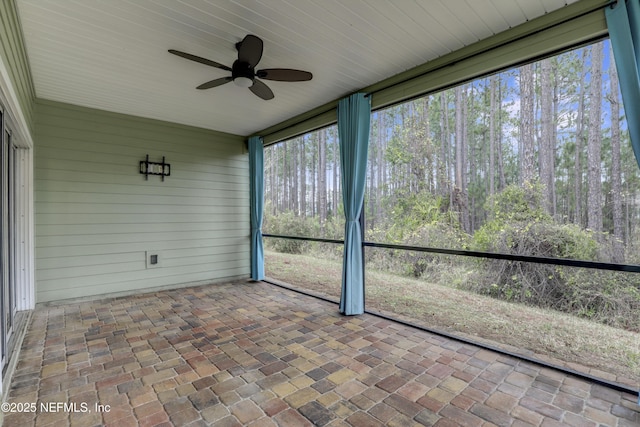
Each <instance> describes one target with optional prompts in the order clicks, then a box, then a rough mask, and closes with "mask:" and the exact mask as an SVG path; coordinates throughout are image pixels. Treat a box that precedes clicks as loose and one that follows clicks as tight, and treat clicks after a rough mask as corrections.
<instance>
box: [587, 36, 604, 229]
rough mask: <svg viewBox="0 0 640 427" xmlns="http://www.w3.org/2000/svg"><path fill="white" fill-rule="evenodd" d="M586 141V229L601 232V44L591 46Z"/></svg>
mask: <svg viewBox="0 0 640 427" xmlns="http://www.w3.org/2000/svg"><path fill="white" fill-rule="evenodd" d="M591 49H592V56H591V83H590V84H591V86H590V91H589V92H590V93H589V98H590V103H589V136H588V139H587V167H588V175H587V185H588V188H587V227H588V228H590V229H591V230H593V231H596V232H600V231H602V178H601V176H602V166H601V163H602V159H601V155H600V144H601V140H602V135H601V126H602V125H601V114H600V112H601V104H602V43H596V44H594V45H593V46H592V48H591Z"/></svg>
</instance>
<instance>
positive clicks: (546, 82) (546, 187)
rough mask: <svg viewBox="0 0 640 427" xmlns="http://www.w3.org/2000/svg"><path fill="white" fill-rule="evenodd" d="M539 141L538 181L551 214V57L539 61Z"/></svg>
mask: <svg viewBox="0 0 640 427" xmlns="http://www.w3.org/2000/svg"><path fill="white" fill-rule="evenodd" d="M540 68H541V72H540V143H539V152H538V158H539V163H540V182H541V183H542V186H543V191H544V195H545V197H544V204H545V209H546V210H547V212H548V213H550V214H552V215H553V186H554V183H553V169H554V167H555V164H554V163H555V161H554V158H553V157H554V155H553V154H554V151H555V144H554V142H555V141H554V140H553V136H554V132H553V128H554V127H555V126H554V120H553V87H552V84H551V59H549V58H547V59H543V60H542V61H540Z"/></svg>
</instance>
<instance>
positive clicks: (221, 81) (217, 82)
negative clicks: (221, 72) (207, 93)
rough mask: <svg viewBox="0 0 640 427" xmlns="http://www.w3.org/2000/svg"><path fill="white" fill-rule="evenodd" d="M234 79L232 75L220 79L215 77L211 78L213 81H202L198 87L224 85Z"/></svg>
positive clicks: (206, 87)
mask: <svg viewBox="0 0 640 427" xmlns="http://www.w3.org/2000/svg"><path fill="white" fill-rule="evenodd" d="M232 80H233V77H231V76H229V77H222V78H220V79H215V80H211V81H209V82H206V83H202V84H201V85H200V86H198V87H197V88H196V89H211V88H212V87H216V86H222V85H223V84H225V83H229V82H230V81H232Z"/></svg>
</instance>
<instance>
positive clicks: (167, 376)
mask: <svg viewBox="0 0 640 427" xmlns="http://www.w3.org/2000/svg"><path fill="white" fill-rule="evenodd" d="M9 402H10V403H15V404H16V405H15V406H17V403H27V404H32V403H35V412H21V413H6V414H5V420H4V425H5V426H9V427H13V426H30V425H35V426H49V425H51V426H53V425H55V426H56V427H57V426H64V425H70V426H100V425H114V426H118V427H125V426H138V425H141V426H156V425H166V426H171V425H176V426H204V425H214V426H221V427H224V426H242V425H247V426H260V427H268V426H282V427H284V426H295V427H300V426H311V425H318V426H366V427H371V426H380V425H387V426H412V425H417V426H419V425H426V426H430V425H436V426H458V425H463V426H490V425H498V426H511V425H512V426H561V425H562V426H580V427H589V426H594V427H595V426H600V425H606V426H617V427H625V426H638V425H640V407H639V406H638V405H637V396H635V395H632V394H627V393H623V392H619V391H614V390H612V389H609V388H605V387H603V386H600V385H596V384H591V383H589V382H587V381H584V380H582V379H578V378H574V377H572V376H567V375H566V374H563V373H560V372H557V371H554V370H552V369H548V368H543V367H540V366H537V365H534V364H531V363H528V362H523V361H520V360H517V359H512V358H509V357H506V356H503V355H500V354H498V353H493V352H491V351H488V350H484V349H480V348H477V347H474V346H472V345H469V344H463V343H460V342H457V341H454V340H450V339H446V338H443V337H439V336H436V335H433V334H430V333H428V332H424V331H421V330H418V329H414V328H412V327H409V326H404V325H401V324H398V323H394V322H392V321H389V320H384V319H380V318H378V317H376V316H373V315H369V314H365V315H362V316H357V317H344V316H341V315H340V314H339V313H338V312H337V307H336V306H335V305H334V304H332V303H329V302H326V301H322V300H319V299H316V298H313V297H309V296H305V295H301V294H298V293H296V292H293V291H290V290H286V289H282V288H279V287H276V286H273V285H270V284H267V283H261V282H244V281H241V282H235V283H229V284H221V285H211V286H202V287H196V288H186V289H179V290H171V291H163V292H155V293H149V294H140V295H135V296H128V297H122V298H110V299H102V300H96V301H87V302H73V303H67V304H52V305H39V306H38V307H37V308H36V310H35V312H34V314H33V319H32V322H31V325H30V327H29V330H28V332H27V335H26V338H25V341H24V344H23V346H22V350H21V354H20V361H19V364H18V367H17V371H16V373H15V375H14V377H13V381H12V384H11V390H10V395H9Z"/></svg>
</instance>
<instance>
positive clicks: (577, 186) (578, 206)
mask: <svg viewBox="0 0 640 427" xmlns="http://www.w3.org/2000/svg"><path fill="white" fill-rule="evenodd" d="M588 52H589V48H586V47H585V48H584V50H583V51H582V58H581V63H582V75H581V79H580V82H579V83H578V87H579V91H580V94H579V97H580V99H579V103H578V118H577V121H578V123H577V129H576V154H575V175H574V199H575V206H574V209H575V213H574V216H575V218H574V222H575V223H576V224H580V225H583V224H584V221H583V219H582V161H581V157H582V150H583V147H584V139H585V137H584V127H585V123H584V110H585V98H586V85H585V82H586V78H587V72H588V70H589V67H588V66H587V54H588Z"/></svg>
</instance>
